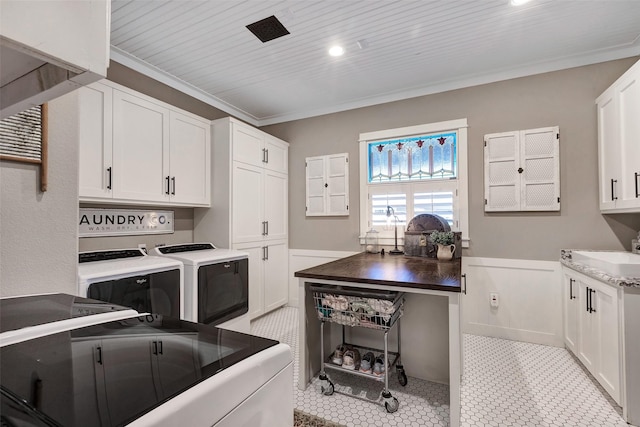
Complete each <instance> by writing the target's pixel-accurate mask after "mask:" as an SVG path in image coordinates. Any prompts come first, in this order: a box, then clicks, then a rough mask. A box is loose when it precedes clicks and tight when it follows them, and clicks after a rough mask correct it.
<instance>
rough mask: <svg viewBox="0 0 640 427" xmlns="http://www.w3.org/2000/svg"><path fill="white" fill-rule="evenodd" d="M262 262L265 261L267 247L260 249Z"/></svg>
mask: <svg viewBox="0 0 640 427" xmlns="http://www.w3.org/2000/svg"><path fill="white" fill-rule="evenodd" d="M262 260H263V261H266V260H267V247H266V246H263V247H262Z"/></svg>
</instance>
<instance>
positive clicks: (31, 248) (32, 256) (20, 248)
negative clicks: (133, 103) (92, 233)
mask: <svg viewBox="0 0 640 427" xmlns="http://www.w3.org/2000/svg"><path fill="white" fill-rule="evenodd" d="M72 97H75V95H74V94H73V93H71V94H69V95H65V96H64V97H62V98H58V99H56V100H54V101H52V102H50V103H49V150H48V151H49V172H48V189H47V191H46V192H44V193H42V192H40V182H39V178H38V177H39V168H38V167H36V166H33V165H28V164H24V163H15V162H8V161H2V162H0V296H3V297H4V296H13V295H23V294H31V293H42V292H67V293H76V287H77V286H76V281H77V278H76V276H77V267H76V265H77V253H78V234H77V229H78V227H77V221H78V172H77V171H78V146H77V141H78V135H77V129H78V127H77V125H76V124H75V123H74V122H72V119H70V118H71V117H76V116H77V114H69V109H70V108H72V107H71V105H72V103H70V101H71V98H72Z"/></svg>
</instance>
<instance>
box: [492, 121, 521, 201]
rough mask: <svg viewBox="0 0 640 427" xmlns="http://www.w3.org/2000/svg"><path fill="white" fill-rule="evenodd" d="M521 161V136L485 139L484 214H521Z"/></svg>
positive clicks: (500, 136) (518, 134) (493, 135)
mask: <svg viewBox="0 0 640 427" xmlns="http://www.w3.org/2000/svg"><path fill="white" fill-rule="evenodd" d="M519 159H520V133H519V132H504V133H496V134H490V135H485V140H484V177H485V178H484V197H485V203H484V210H485V212H497V211H518V210H520V184H519V183H520V177H519V175H518V167H519V166H518V162H519Z"/></svg>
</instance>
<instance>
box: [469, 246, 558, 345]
mask: <svg viewBox="0 0 640 427" xmlns="http://www.w3.org/2000/svg"><path fill="white" fill-rule="evenodd" d="M462 271H463V273H465V274H466V275H467V294H466V295H463V297H462V303H461V306H462V307H461V313H462V322H461V323H462V332H463V333H469V334H474V335H484V336H490V337H497V338H505V339H511V340H517V341H526V342H530V343H535V344H544V345H551V346H556V347H563V346H564V340H563V332H562V328H563V326H562V286H561V285H562V282H561V278H562V274H561V268H560V262H559V261H533V260H522V259H502V258H479V257H463V258H462ZM492 292H495V293H497V294H498V300H499V307H498V308H493V307H491V305H490V294H491V293H492Z"/></svg>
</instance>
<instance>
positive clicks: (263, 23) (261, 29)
mask: <svg viewBox="0 0 640 427" xmlns="http://www.w3.org/2000/svg"><path fill="white" fill-rule="evenodd" d="M247 28H248V29H249V31H251V32H252V33H253V34H254V35H255V36H256V37H257V38H258V39H260V41H261V42H262V43H266V42H268V41H270V40H274V39H277V38H279V37H282V36H286V35H287V34H290V33H289V31H288V30H287V29H286V28H285V27H284V25H282V22H280V21H278V18H276V17H275V16H270V17H268V18H264V19H261V20H260V21H257V22H254V23H253V24H249V25H247Z"/></svg>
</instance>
